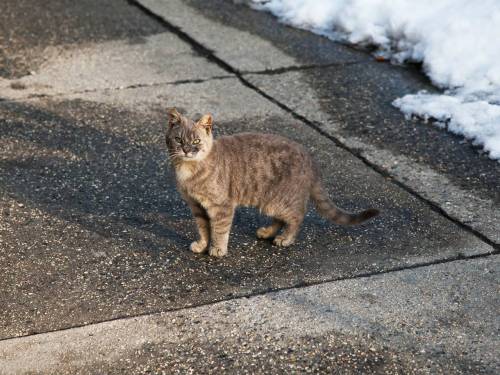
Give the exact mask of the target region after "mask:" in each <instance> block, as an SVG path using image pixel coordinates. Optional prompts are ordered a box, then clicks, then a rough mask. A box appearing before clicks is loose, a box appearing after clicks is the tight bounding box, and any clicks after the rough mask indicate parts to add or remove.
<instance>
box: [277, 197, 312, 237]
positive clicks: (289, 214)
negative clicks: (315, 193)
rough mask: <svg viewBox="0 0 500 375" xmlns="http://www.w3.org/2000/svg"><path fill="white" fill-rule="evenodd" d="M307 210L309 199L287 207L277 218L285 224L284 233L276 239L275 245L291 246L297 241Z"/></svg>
mask: <svg viewBox="0 0 500 375" xmlns="http://www.w3.org/2000/svg"><path fill="white" fill-rule="evenodd" d="M306 210H307V198H304V199H303V200H299V201H296V202H295V204H291V205H289V206H286V209H284V210H283V211H282V212H280V213H279V214H278V215H276V216H275V217H277V218H278V219H280V220H281V221H282V222H283V223H284V224H285V227H284V230H283V232H282V233H281V234H279V235H277V236H276V237H275V238H274V241H273V243H274V244H275V245H276V246H289V245H291V244H292V243H293V242H294V241H295V238H296V237H297V234H298V233H299V229H300V225H301V224H302V221H303V220H304V216H305V214H306Z"/></svg>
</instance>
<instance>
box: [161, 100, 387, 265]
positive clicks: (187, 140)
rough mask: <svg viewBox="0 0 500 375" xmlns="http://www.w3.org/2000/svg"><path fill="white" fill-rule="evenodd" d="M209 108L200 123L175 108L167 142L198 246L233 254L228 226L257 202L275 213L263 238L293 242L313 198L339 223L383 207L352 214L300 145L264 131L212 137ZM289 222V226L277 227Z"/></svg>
mask: <svg viewBox="0 0 500 375" xmlns="http://www.w3.org/2000/svg"><path fill="white" fill-rule="evenodd" d="M212 126H213V119H212V116H211V115H210V114H206V115H204V116H202V117H201V118H200V119H199V120H198V121H197V122H193V121H192V120H191V119H189V118H187V117H185V116H183V115H181V114H180V113H179V112H178V111H177V110H176V109H175V108H171V109H170V110H169V111H168V127H167V133H166V143H167V149H168V153H169V156H170V160H171V162H172V164H173V168H174V169H175V175H176V180H177V188H178V190H179V192H180V194H181V195H182V197H183V198H184V200H185V201H186V202H187V203H188V205H189V207H190V208H191V211H192V213H193V216H194V218H195V220H196V224H197V226H198V232H199V239H198V240H196V241H194V242H193V243H191V246H190V249H191V251H193V252H194V253H203V252H206V251H207V249H208V246H209V245H210V248H209V250H208V251H209V254H210V255H212V256H215V257H221V256H224V255H226V254H227V246H228V240H229V231H230V228H231V224H232V222H233V216H234V211H235V209H236V207H238V206H251V207H257V208H258V209H259V210H260V212H261V213H263V214H265V215H267V216H270V217H272V218H273V221H272V223H271V225H269V226H266V227H261V228H259V229H258V230H257V237H258V238H263V239H268V238H274V241H273V243H274V244H275V245H277V246H288V245H290V244H292V243H293V242H294V240H295V238H296V236H297V233H298V231H299V227H300V225H301V223H302V220H303V219H304V215H305V214H306V211H307V204H308V201H309V198H312V200H313V201H314V202H315V203H316V207H317V210H318V212H319V213H320V214H321V215H322V216H324V217H325V218H327V219H329V220H330V221H332V222H334V223H336V224H342V225H353V224H359V223H362V222H365V221H366V220H368V219H371V218H373V217H375V216H377V215H378V214H379V211H378V210H376V209H374V208H371V209H368V210H365V211H362V212H360V213H357V214H352V213H348V212H345V211H343V210H341V209H340V208H338V207H336V206H335V205H334V203H333V202H332V201H331V200H330V199H329V198H328V194H327V193H326V191H325V190H324V187H323V186H322V184H321V181H320V174H319V171H318V168H317V166H316V165H315V163H314V161H313V159H312V158H311V156H310V155H309V153H308V152H307V151H306V149H305V148H304V147H303V146H301V145H300V144H298V143H296V142H294V141H291V140H289V139H287V138H284V137H281V136H278V135H274V134H262V133H240V134H236V135H232V136H225V137H221V138H218V139H217V140H215V139H214V137H213V132H212ZM281 229H283V231H282V233H280V234H278V233H279V231H280V230H281Z"/></svg>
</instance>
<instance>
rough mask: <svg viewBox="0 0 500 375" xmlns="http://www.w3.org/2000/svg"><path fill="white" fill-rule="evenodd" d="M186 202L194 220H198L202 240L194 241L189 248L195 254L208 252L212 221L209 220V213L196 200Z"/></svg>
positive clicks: (188, 199)
mask: <svg viewBox="0 0 500 375" xmlns="http://www.w3.org/2000/svg"><path fill="white" fill-rule="evenodd" d="M186 200H187V202H188V204H189V207H190V208H191V212H192V213H193V216H194V219H195V220H196V225H197V227H198V234H199V235H200V238H199V239H198V240H197V241H193V242H192V243H191V245H190V246H189V248H190V249H191V251H192V252H193V253H197V254H199V253H204V252H205V251H206V250H207V247H208V242H209V240H210V221H209V218H208V213H207V211H206V210H205V209H204V208H203V207H202V206H201V205H200V204H199V203H198V202H196V201H195V200H193V199H190V198H187V199H186Z"/></svg>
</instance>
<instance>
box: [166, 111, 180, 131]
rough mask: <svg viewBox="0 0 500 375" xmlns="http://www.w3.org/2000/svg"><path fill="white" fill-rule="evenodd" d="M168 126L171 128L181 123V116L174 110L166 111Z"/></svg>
mask: <svg viewBox="0 0 500 375" xmlns="http://www.w3.org/2000/svg"><path fill="white" fill-rule="evenodd" d="M167 113H168V126H169V127H170V128H173V127H174V126H175V125H179V124H180V123H181V117H182V115H181V114H180V113H179V112H177V109H175V108H173V107H172V108H169V109H168V111H167Z"/></svg>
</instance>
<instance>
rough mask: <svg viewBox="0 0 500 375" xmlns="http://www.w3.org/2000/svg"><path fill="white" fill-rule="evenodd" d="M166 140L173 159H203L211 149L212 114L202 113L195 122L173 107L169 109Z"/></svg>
mask: <svg viewBox="0 0 500 375" xmlns="http://www.w3.org/2000/svg"><path fill="white" fill-rule="evenodd" d="M166 142H167V148H168V152H169V154H170V157H171V158H172V159H174V160H178V161H200V160H203V159H204V158H205V157H206V156H207V155H208V153H209V152H210V150H211V149H212V144H213V134H212V115H210V114H207V115H204V116H202V117H201V118H200V119H199V120H198V121H196V122H195V121H192V120H191V119H189V118H187V117H186V116H183V115H181V114H180V113H179V112H178V111H177V110H176V109H175V108H171V109H169V110H168V129H167V135H166Z"/></svg>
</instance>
